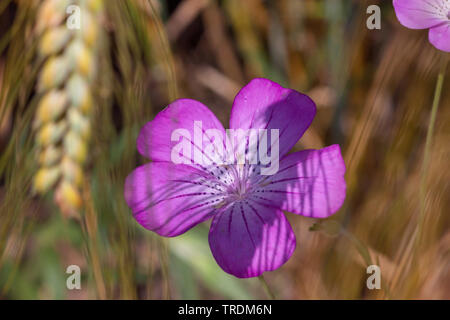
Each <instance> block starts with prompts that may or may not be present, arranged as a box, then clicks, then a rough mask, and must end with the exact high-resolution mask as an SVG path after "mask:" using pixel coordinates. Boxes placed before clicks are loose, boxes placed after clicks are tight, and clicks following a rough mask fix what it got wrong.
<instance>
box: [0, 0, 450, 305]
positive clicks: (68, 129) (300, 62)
mask: <svg viewBox="0 0 450 320" xmlns="http://www.w3.org/2000/svg"><path fill="white" fill-rule="evenodd" d="M70 4H75V5H77V6H79V7H80V8H81V28H80V29H79V30H71V29H69V28H68V27H67V26H68V25H69V24H67V25H66V22H67V23H69V21H66V20H67V19H68V17H69V16H70V15H71V14H73V12H74V11H71V12H70V14H69V13H67V12H66V8H67V6H69V5H70ZM371 4H378V5H379V6H380V7H381V14H382V17H381V30H368V28H367V27H366V20H367V18H368V17H369V15H368V14H367V13H366V9H367V7H368V6H369V5H371ZM75 13H76V12H75ZM71 22H73V21H71ZM442 59H448V54H447V55H445V54H444V53H442V52H439V51H437V50H436V49H435V48H434V47H432V46H431V45H430V44H429V42H428V40H427V33H426V31H416V30H408V29H406V28H404V27H403V26H401V25H400V24H399V23H398V21H397V19H396V17H395V13H394V10H393V7H392V2H391V1H376V0H371V1H364V0H277V1H275V0H266V1H264V0H246V1H239V0H222V1H218V0H183V1H176V0H168V1H164V0H159V1H158V0H150V1H148V0H112V1H101V0H73V1H69V0H57V1H54V0H42V1H37V0H1V1H0V299H174V298H177V299H220V298H226V299H228V298H230V299H265V298H266V297H267V296H266V295H265V292H264V291H263V289H262V287H261V283H259V282H258V280H257V279H245V280H241V279H237V278H234V277H232V276H229V275H228V274H226V273H225V272H223V271H222V270H221V269H220V268H219V267H218V266H217V264H216V263H215V261H214V259H213V257H212V254H211V252H210V250H209V246H208V241H207V235H208V228H209V222H207V223H203V224H202V225H199V226H197V227H195V228H194V229H192V230H190V231H189V232H187V233H186V234H184V235H182V236H180V237H177V238H171V239H165V238H162V237H159V236H157V235H156V234H154V233H152V232H149V231H146V230H145V229H143V228H142V227H141V226H139V225H138V224H137V223H136V222H135V220H134V219H133V218H132V215H131V211H130V210H129V209H128V207H127V206H126V204H125V201H124V199H123V184H124V179H125V177H126V176H127V175H128V174H129V173H130V172H131V171H132V170H133V169H134V168H135V167H136V166H137V165H139V164H142V163H145V162H146V161H147V160H146V159H144V158H142V157H141V156H140V155H138V153H137V150H136V145H135V140H136V137H137V134H138V132H139V129H140V128H141V127H142V126H143V125H144V123H146V122H147V121H150V120H151V119H152V118H153V117H154V116H155V115H156V114H157V113H158V112H159V111H160V110H162V109H163V108H164V107H165V106H166V105H167V104H168V103H169V102H170V101H173V100H174V99H176V98H191V99H196V100H199V101H201V102H202V103H204V104H205V105H207V106H209V107H210V108H211V109H212V110H213V112H214V113H215V114H216V115H217V116H218V118H219V120H221V121H222V123H223V124H224V126H225V127H228V125H227V124H228V119H229V115H230V111H231V106H232V102H233V98H234V96H235V94H236V93H237V92H238V90H239V89H240V88H241V87H242V86H243V85H245V84H246V83H247V82H248V81H249V80H251V79H252V78H254V77H266V78H270V79H272V80H274V81H276V82H279V83H280V84H282V85H283V86H286V87H290V88H293V89H296V90H298V91H300V92H302V93H306V94H308V95H309V96H310V97H311V98H312V99H313V100H314V101H315V102H316V103H317V106H318V113H317V116H316V118H315V120H314V122H313V124H312V127H311V128H310V129H309V130H308V131H307V132H306V133H305V135H304V136H303V138H302V139H301V140H300V141H299V142H298V144H297V145H296V146H295V150H296V151H297V150H302V149H307V148H321V147H324V146H326V145H330V144H334V143H338V144H339V145H340V146H341V148H342V151H343V154H344V157H345V161H346V165H347V173H346V181H347V185H348V189H347V198H346V201H345V204H344V206H343V207H342V209H341V210H340V211H339V212H338V213H337V214H336V215H334V216H332V217H331V218H329V219H327V220H325V221H316V220H314V219H311V218H305V217H301V216H296V215H293V214H287V216H288V219H289V220H290V222H291V224H292V226H293V229H294V232H295V234H296V236H297V249H296V251H295V253H294V255H293V256H292V258H291V259H290V260H289V261H288V262H287V263H286V264H285V265H284V266H283V267H282V268H280V269H278V270H276V271H275V272H271V273H266V274H265V278H266V280H267V282H268V284H269V286H270V287H271V288H272V290H273V291H274V292H275V294H276V296H277V297H278V298H280V299H449V298H450V215H449V211H450V197H449V194H450V170H448V169H449V159H450V144H449V140H450V126H449V125H448V124H449V121H450V108H449V106H450V90H448V89H449V84H450V78H447V81H446V82H444V88H443V93H442V94H443V95H442V99H441V103H440V108H439V110H438V117H437V123H436V126H435V131H434V135H433V142H432V147H431V153H430V157H429V158H430V161H429V164H430V165H429V167H428V170H427V171H426V178H423V177H422V176H421V172H422V171H421V170H422V164H423V158H424V146H425V137H426V134H427V131H428V130H429V126H428V121H429V117H430V111H431V106H432V101H433V93H434V88H435V84H436V79H437V74H438V72H439V65H440V60H442ZM80 110H81V111H80ZM420 190H422V191H423V193H422V195H423V197H421V193H420ZM421 199H422V200H421ZM421 211H422V212H423V218H420V217H421ZM418 230H420V231H421V232H420V233H418ZM417 234H420V235H421V236H420V237H419V236H417ZM371 264H376V265H379V266H380V268H381V275H382V284H381V289H380V290H369V289H367V286H366V280H367V277H368V276H369V275H368V274H367V273H366V267H367V266H368V265H371ZM69 265H78V266H80V268H81V274H82V281H81V290H68V289H67V288H66V279H67V277H68V276H69V275H68V274H66V268H67V267H68V266H69Z"/></svg>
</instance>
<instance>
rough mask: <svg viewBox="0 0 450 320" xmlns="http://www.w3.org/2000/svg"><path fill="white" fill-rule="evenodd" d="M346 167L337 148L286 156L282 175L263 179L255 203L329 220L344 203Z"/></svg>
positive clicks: (281, 167) (280, 171)
mask: <svg viewBox="0 0 450 320" xmlns="http://www.w3.org/2000/svg"><path fill="white" fill-rule="evenodd" d="M344 173H345V164H344V160H343V159H342V155H341V150H340V148H339V146H338V145H333V146H330V147H327V148H324V149H320V150H305V151H300V152H295V153H292V154H289V155H287V156H286V157H285V158H284V159H282V160H281V161H280V169H279V171H278V172H277V173H276V174H275V175H273V176H270V177H269V178H265V179H264V178H263V179H261V180H260V181H259V182H258V184H259V185H260V187H259V189H257V190H255V192H254V194H253V195H252V199H254V201H257V202H259V203H261V204H264V205H269V206H270V205H272V206H275V207H278V208H280V209H282V210H286V211H289V212H292V213H296V214H301V215H303V216H307V217H313V218H326V217H328V216H330V215H332V214H334V213H335V212H336V211H337V210H339V209H340V207H341V206H342V204H343V203H344V200H345V192H346V184H345V179H344Z"/></svg>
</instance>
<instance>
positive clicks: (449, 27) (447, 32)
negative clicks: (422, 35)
mask: <svg viewBox="0 0 450 320" xmlns="http://www.w3.org/2000/svg"><path fill="white" fill-rule="evenodd" d="M449 5H450V4H449ZM429 39H430V42H431V43H432V44H433V45H434V46H435V47H436V48H438V49H439V50H442V51H445V52H450V22H448V23H446V24H442V25H440V26H437V27H433V28H431V29H430V32H429Z"/></svg>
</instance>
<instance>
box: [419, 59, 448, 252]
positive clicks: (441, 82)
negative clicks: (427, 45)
mask: <svg viewBox="0 0 450 320" xmlns="http://www.w3.org/2000/svg"><path fill="white" fill-rule="evenodd" d="M447 64H448V57H446V56H444V57H443V58H442V64H441V68H440V71H439V75H438V79H437V82H436V89H435V91H434V99H433V105H432V107H431V115H430V123H429V125H428V131H427V137H426V142H425V151H424V158H423V164H422V173H421V183H420V213H419V221H418V223H417V230H416V231H417V232H416V246H415V248H416V250H417V248H418V246H419V243H420V241H421V240H422V232H423V231H422V229H423V223H424V220H425V209H426V205H425V202H426V180H427V175H428V166H429V162H430V153H431V144H432V138H433V133H434V127H435V124H436V117H437V111H438V107H439V102H440V100H441V95H442V88H443V85H444V78H445V72H446V70H447Z"/></svg>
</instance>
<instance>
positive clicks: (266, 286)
mask: <svg viewBox="0 0 450 320" xmlns="http://www.w3.org/2000/svg"><path fill="white" fill-rule="evenodd" d="M258 279H259V281H261V284H262V286H263V288H264V291H266V293H267V295H268V296H269V298H270V299H271V300H276V299H277V298H276V297H275V294H274V293H273V291H272V290H271V289H270V287H269V285H268V284H267V281H266V279H264V276H263V275H260V276H259V277H258Z"/></svg>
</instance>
